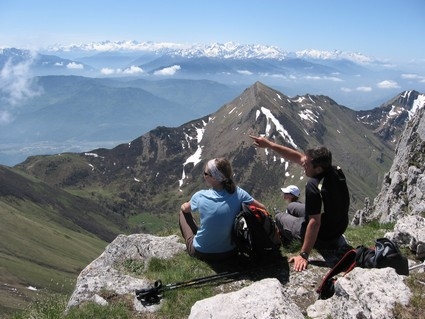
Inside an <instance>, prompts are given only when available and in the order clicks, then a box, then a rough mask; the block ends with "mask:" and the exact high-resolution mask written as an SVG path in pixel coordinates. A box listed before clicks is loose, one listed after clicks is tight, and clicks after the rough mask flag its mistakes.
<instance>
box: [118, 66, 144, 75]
mask: <svg viewBox="0 0 425 319" xmlns="http://www.w3.org/2000/svg"><path fill="white" fill-rule="evenodd" d="M143 72H144V71H143V69H142V68H140V67H138V66H135V65H132V66H131V67H129V68H127V69H125V70H124V71H123V73H124V74H139V73H143Z"/></svg>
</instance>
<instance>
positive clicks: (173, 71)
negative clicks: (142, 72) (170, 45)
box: [154, 65, 181, 75]
mask: <svg viewBox="0 0 425 319" xmlns="http://www.w3.org/2000/svg"><path fill="white" fill-rule="evenodd" d="M180 69H181V67H180V65H173V66H170V67H168V68H164V69H162V70H159V71H155V72H154V75H174V74H176V73H177V71H178V70H180Z"/></svg>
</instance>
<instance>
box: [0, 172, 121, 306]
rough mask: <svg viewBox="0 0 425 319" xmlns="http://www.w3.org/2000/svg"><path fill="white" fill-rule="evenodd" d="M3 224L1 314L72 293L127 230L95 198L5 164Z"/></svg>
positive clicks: (0, 194) (0, 187) (0, 188)
mask: <svg viewBox="0 0 425 319" xmlns="http://www.w3.org/2000/svg"><path fill="white" fill-rule="evenodd" d="M0 220H1V223H0V236H1V237H0V313H7V312H10V311H12V310H13V309H20V308H23V307H25V306H26V304H27V303H28V302H29V301H30V300H32V299H33V298H34V297H36V296H40V294H50V293H53V292H57V293H65V294H69V293H70V292H72V289H73V288H74V284H75V279H76V278H77V276H78V274H79V273H80V271H81V270H82V269H83V268H84V267H86V266H87V265H88V264H89V263H90V262H91V261H93V260H94V259H95V258H97V257H98V256H99V255H100V254H101V253H102V252H103V251H104V249H105V247H106V245H107V244H108V242H110V241H111V240H112V239H114V238H115V237H116V235H117V234H119V233H124V231H123V229H125V228H126V223H124V222H123V221H122V218H120V217H117V216H113V214H112V213H111V212H108V211H107V210H106V209H102V208H101V207H100V206H98V205H97V204H94V203H93V202H91V201H90V200H88V199H84V198H81V197H78V196H75V195H72V194H70V193H67V192H65V191H62V190H60V189H56V188H53V187H50V186H48V185H47V184H45V183H42V182H40V181H37V180H36V179H34V178H30V177H27V176H25V175H23V174H17V173H16V172H13V171H12V170H11V169H9V168H7V167H3V166H0ZM28 287H35V288H36V289H37V290H31V289H28Z"/></svg>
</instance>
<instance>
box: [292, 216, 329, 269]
mask: <svg viewBox="0 0 425 319" xmlns="http://www.w3.org/2000/svg"><path fill="white" fill-rule="evenodd" d="M321 220H322V215H321V214H317V215H311V216H310V217H309V221H308V225H307V229H306V233H305V237H304V242H303V246H302V248H301V251H302V252H306V253H308V254H310V252H311V250H312V249H313V246H314V244H315V243H316V239H317V234H318V233H319V229H320V224H321ZM288 262H293V263H294V270H295V271H303V270H304V269H307V266H308V261H307V260H305V259H304V258H303V257H301V256H295V257H291V258H290V259H289V260H288Z"/></svg>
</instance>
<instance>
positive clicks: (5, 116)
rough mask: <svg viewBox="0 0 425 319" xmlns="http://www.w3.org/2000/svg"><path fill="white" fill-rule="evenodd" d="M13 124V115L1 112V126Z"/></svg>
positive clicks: (4, 111) (5, 111)
mask: <svg viewBox="0 0 425 319" xmlns="http://www.w3.org/2000/svg"><path fill="white" fill-rule="evenodd" d="M10 122H12V114H10V112H9V111H7V110H0V125H1V124H7V123H10Z"/></svg>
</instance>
